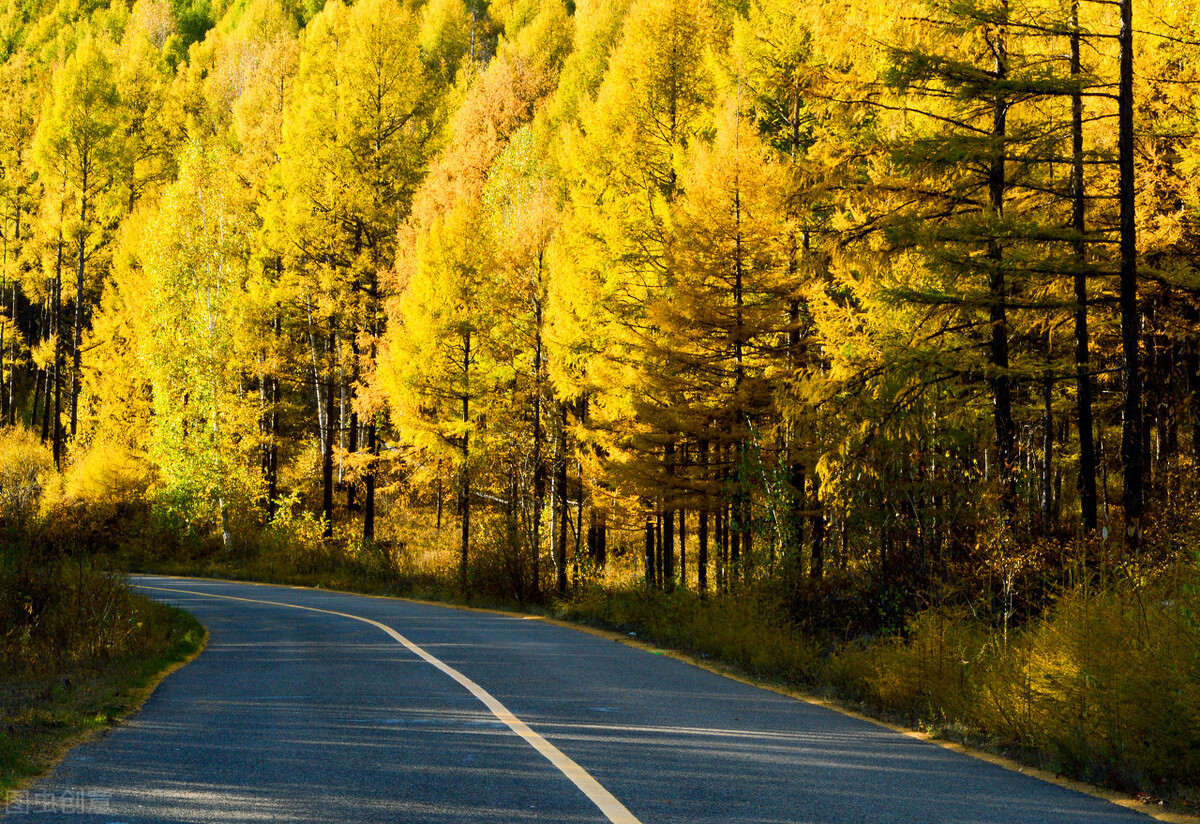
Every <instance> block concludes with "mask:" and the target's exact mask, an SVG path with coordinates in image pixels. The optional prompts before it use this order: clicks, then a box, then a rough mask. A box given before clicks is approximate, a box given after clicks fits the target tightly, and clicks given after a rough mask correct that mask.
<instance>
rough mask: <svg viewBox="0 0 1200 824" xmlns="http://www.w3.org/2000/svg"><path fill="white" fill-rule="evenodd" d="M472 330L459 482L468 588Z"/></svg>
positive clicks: (463, 579)
mask: <svg viewBox="0 0 1200 824" xmlns="http://www.w3.org/2000/svg"><path fill="white" fill-rule="evenodd" d="M470 421H471V331H470V330H469V329H468V330H467V331H466V332H465V333H464V334H463V394H462V425H463V436H462V468H461V473H460V483H459V489H460V492H459V504H458V505H459V516H460V519H461V520H460V523H459V526H460V530H459V559H458V582H459V585H460V586H461V587H462V589H463V591H464V592H466V590H467V583H468V579H467V561H468V556H469V554H470V548H471V432H470V430H469V429H468V425H469V423H470Z"/></svg>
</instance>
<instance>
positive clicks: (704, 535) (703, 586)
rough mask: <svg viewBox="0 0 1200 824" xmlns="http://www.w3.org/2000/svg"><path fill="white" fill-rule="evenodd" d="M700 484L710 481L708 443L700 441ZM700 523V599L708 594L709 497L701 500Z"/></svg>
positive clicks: (697, 536) (697, 585) (698, 561)
mask: <svg viewBox="0 0 1200 824" xmlns="http://www.w3.org/2000/svg"><path fill="white" fill-rule="evenodd" d="M699 460H700V482H701V484H702V485H703V484H704V482H705V481H707V480H708V441H707V440H701V441H700V455H699ZM699 516H700V523H699V524H698V526H697V529H696V541H697V546H696V588H697V589H698V590H700V597H701V598H703V597H704V596H705V595H707V594H708V495H707V494H704V495H702V496H701V498H700V512H699Z"/></svg>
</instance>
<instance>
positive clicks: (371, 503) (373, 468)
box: [363, 413, 440, 545]
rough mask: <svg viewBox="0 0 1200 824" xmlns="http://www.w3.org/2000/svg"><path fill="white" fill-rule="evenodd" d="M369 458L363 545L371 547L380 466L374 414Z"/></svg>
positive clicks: (369, 433) (372, 416) (368, 431)
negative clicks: (377, 477)
mask: <svg viewBox="0 0 1200 824" xmlns="http://www.w3.org/2000/svg"><path fill="white" fill-rule="evenodd" d="M367 456H368V460H369V461H370V463H369V464H368V465H367V474H366V476H365V478H364V479H363V481H364V484H365V485H366V492H365V495H364V499H363V543H364V544H368V545H369V544H371V543H374V541H375V473H376V472H377V471H378V465H379V436H378V433H377V432H376V429H375V415H374V414H373V413H372V415H371V420H370V422H369V423H368V424H367ZM439 520H440V518H439Z"/></svg>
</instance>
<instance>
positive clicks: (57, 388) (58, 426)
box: [47, 231, 63, 469]
mask: <svg viewBox="0 0 1200 824" xmlns="http://www.w3.org/2000/svg"><path fill="white" fill-rule="evenodd" d="M62 255H63V238H62V232H61V231H60V232H59V235H58V263H57V265H56V266H55V270H54V297H53V298H52V300H51V305H50V312H51V317H50V328H51V329H52V330H53V335H54V415H53V417H52V418H51V420H50V425H51V427H52V428H51V432H50V437H51V442H52V443H53V452H54V466H55V468H58V469H61V468H62V360H63V358H62V335H60V334H59V324H60V322H61V321H60V316H61V314H62ZM47 400H49V398H47Z"/></svg>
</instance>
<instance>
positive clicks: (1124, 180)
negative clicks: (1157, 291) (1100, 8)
mask: <svg viewBox="0 0 1200 824" xmlns="http://www.w3.org/2000/svg"><path fill="white" fill-rule="evenodd" d="M1120 11H1121V31H1120V35H1119V40H1120V46H1121V66H1120V82H1119V84H1118V90H1117V156H1118V165H1119V167H1120V186H1119V193H1118V199H1119V201H1120V205H1121V279H1120V296H1119V303H1120V309H1121V355H1122V364H1121V365H1122V377H1123V378H1124V380H1123V381H1122V384H1123V385H1122V390H1123V398H1122V404H1121V411H1122V423H1121V463H1122V475H1123V479H1124V490H1123V492H1122V497H1121V502H1122V505H1123V507H1124V510H1125V541H1126V545H1127V547H1128V548H1129V550H1130V551H1131V552H1137V551H1138V549H1139V547H1140V544H1141V538H1142V474H1143V470H1142V378H1141V365H1140V363H1139V347H1138V327H1139V323H1138V322H1139V319H1140V315H1139V312H1138V295H1137V225H1136V223H1135V215H1134V206H1135V203H1134V184H1135V181H1134V160H1135V158H1134V145H1133V0H1120Z"/></svg>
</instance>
